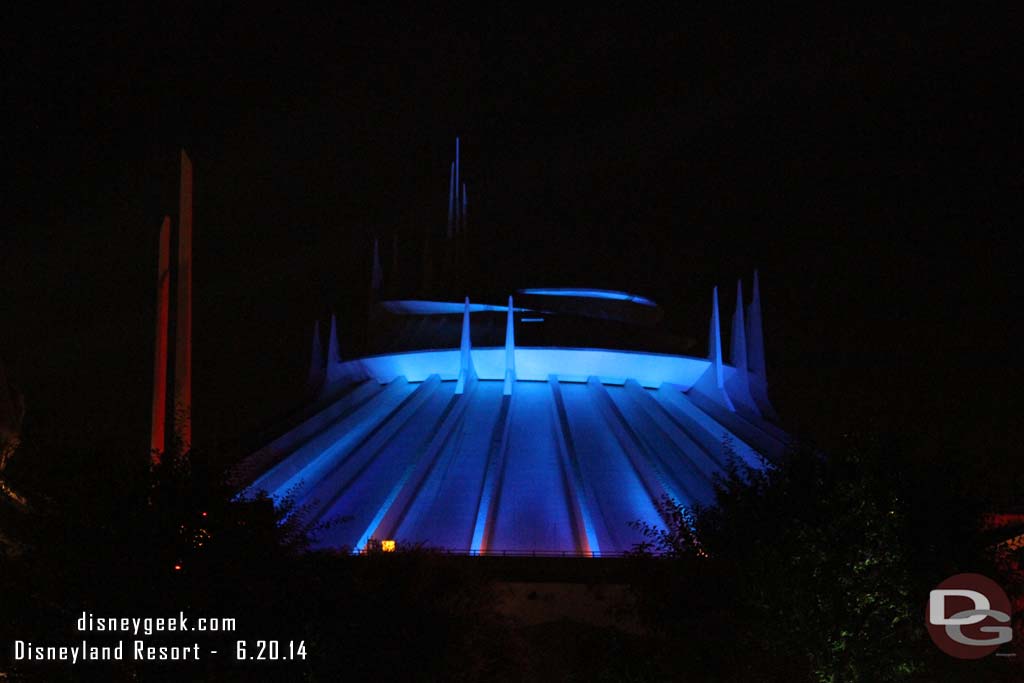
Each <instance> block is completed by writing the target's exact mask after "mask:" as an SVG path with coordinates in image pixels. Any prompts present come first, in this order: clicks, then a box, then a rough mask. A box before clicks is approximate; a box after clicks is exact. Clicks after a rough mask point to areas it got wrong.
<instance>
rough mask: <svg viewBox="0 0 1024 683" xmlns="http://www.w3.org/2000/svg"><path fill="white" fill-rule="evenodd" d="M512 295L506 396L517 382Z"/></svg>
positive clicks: (506, 337) (508, 327)
mask: <svg viewBox="0 0 1024 683" xmlns="http://www.w3.org/2000/svg"><path fill="white" fill-rule="evenodd" d="M512 312H513V308H512V297H511V296H510V297H509V298H508V316H507V317H506V319H505V384H504V386H503V388H502V392H501V393H503V394H504V395H505V396H511V395H512V387H513V385H515V383H516V333H515V316H514V315H513V314H512Z"/></svg>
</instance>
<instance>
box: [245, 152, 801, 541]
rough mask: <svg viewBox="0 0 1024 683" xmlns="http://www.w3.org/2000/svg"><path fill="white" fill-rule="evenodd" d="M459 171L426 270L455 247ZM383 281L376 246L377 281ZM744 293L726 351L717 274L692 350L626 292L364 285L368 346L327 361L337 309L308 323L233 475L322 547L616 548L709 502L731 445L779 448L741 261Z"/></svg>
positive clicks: (461, 217)
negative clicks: (667, 508)
mask: <svg viewBox="0 0 1024 683" xmlns="http://www.w3.org/2000/svg"><path fill="white" fill-rule="evenodd" d="M459 173H460V169H459V168H458V163H457V161H456V163H453V164H452V167H451V169H450V183H449V186H450V191H449V219H448V227H447V232H446V233H444V234H443V235H439V236H438V239H439V241H440V243H441V244H440V246H439V247H436V249H437V251H436V252H435V254H437V255H438V256H439V257H441V258H438V261H439V262H440V263H441V265H440V266H438V268H437V271H435V272H438V271H443V270H444V268H445V265H444V264H445V263H448V264H457V262H458V260H459V259H460V258H461V257H464V252H465V248H466V247H465V245H467V244H469V241H468V240H467V239H465V238H466V234H467V225H466V190H465V185H464V184H463V183H462V182H461V179H460V175H459ZM427 248H429V247H427ZM424 270H425V272H427V273H429V269H424ZM441 275H442V279H444V278H443V273H441ZM382 277H383V271H382V269H381V267H380V258H379V251H378V247H377V245H376V244H375V247H374V261H373V274H372V278H371V279H372V283H373V284H372V290H373V291H374V292H376V293H377V294H380V293H381V292H383V291H384V290H382V289H381V281H382ZM524 284H530V283H524ZM751 295H752V296H751V298H750V300H749V303H745V302H744V294H743V290H742V284H740V285H739V286H738V288H737V291H736V299H735V300H736V304H735V309H734V312H733V316H732V322H731V331H730V335H729V337H730V354H729V357H728V359H726V358H725V356H724V354H723V348H722V324H721V322H720V319H719V297H718V291H717V288H716V289H715V290H714V292H713V293H712V307H711V322H710V344H709V346H710V348H709V352H708V354H707V356H699V357H698V356H688V355H679V354H678V353H677V352H671V350H672V349H675V348H678V347H679V346H680V344H679V343H676V342H673V340H671V339H668V338H667V337H666V336H665V334H664V333H663V332H660V331H659V326H658V323H659V321H660V320H661V317H662V310H661V308H660V307H659V306H658V305H657V304H656V303H655V302H654V301H651V300H649V299H647V298H644V297H641V296H637V295H633V294H630V293H627V292H619V291H609V290H602V289H582V288H580V289H565V288H560V289H552V288H532V289H530V288H526V289H518V290H515V291H511V292H504V293H502V295H501V296H493V295H492V296H491V297H489V298H488V299H487V300H484V301H470V300H469V299H468V298H463V299H462V300H454V301H453V300H437V299H439V298H444V297H424V298H417V299H397V298H388V297H385V296H379V297H378V298H377V300H376V301H374V303H373V308H372V313H371V323H372V330H373V333H374V335H375V338H374V339H373V340H372V342H373V347H374V348H375V353H374V354H373V355H368V356H366V357H362V358H352V359H342V358H341V356H340V354H339V344H340V342H341V341H343V340H339V335H338V326H337V323H336V321H335V319H334V318H333V317H332V318H331V321H330V326H329V331H328V335H327V337H328V338H327V343H326V354H325V353H324V351H325V349H324V344H323V340H322V338H321V336H320V329H319V326H318V325H317V326H316V327H315V328H314V335H313V342H312V360H311V363H310V375H309V385H310V397H311V398H310V401H309V403H308V404H307V405H306V406H305V407H303V408H302V409H301V410H299V411H298V412H297V413H296V414H295V415H294V416H293V418H292V419H291V420H290V421H289V422H288V424H286V425H285V426H284V427H283V428H282V429H281V430H280V431H279V435H278V436H277V437H276V438H274V439H273V440H271V441H270V442H269V443H266V444H265V445H264V446H263V447H262V448H259V449H258V450H256V451H255V452H253V453H251V454H250V455H249V456H248V457H247V458H246V459H244V460H243V461H242V463H241V464H240V465H239V467H238V468H237V470H236V472H235V480H236V482H237V484H238V486H239V489H240V490H241V491H242V495H243V496H251V495H254V494H256V493H257V492H259V491H266V492H267V493H269V494H270V495H271V496H272V497H273V498H275V499H278V500H280V499H284V498H286V497H289V498H291V499H292V500H293V501H294V503H295V506H296V509H297V510H301V514H303V515H304V518H303V519H304V522H305V523H307V524H309V525H310V526H311V527H314V526H318V527H322V530H321V531H319V532H318V533H317V535H316V536H315V538H316V545H317V546H320V547H325V548H335V549H341V550H344V551H351V552H361V551H364V550H365V549H367V548H371V547H381V545H382V544H383V547H384V549H390V548H393V547H394V544H395V543H397V544H398V545H399V546H401V545H402V544H404V543H409V544H424V545H426V546H429V547H434V548H440V549H445V550H448V551H450V552H458V553H466V554H499V555H500V554H509V555H512V554H520V555H531V554H536V555H546V554H558V555H563V554H564V555H583V556H610V555H616V554H621V553H623V552H625V551H628V550H630V549H632V548H633V546H634V545H635V544H636V543H638V542H640V541H641V540H643V539H642V536H641V533H640V531H639V530H638V529H637V528H636V525H635V524H633V523H634V522H637V521H642V522H647V523H650V524H652V525H659V526H660V525H662V520H661V519H660V517H659V509H658V503H659V501H660V500H661V499H663V498H664V497H666V496H668V497H670V498H672V499H674V500H676V501H679V502H682V503H695V502H700V503H710V502H712V501H713V498H714V488H713V484H714V479H715V475H716V474H719V473H721V472H722V471H723V469H724V468H725V467H726V466H727V464H728V458H730V457H735V458H739V459H740V460H742V461H743V462H745V463H747V464H749V465H751V466H754V467H763V466H764V463H765V462H770V461H772V460H773V459H775V458H777V457H779V456H780V455H781V454H782V452H783V451H784V449H785V445H786V441H787V436H786V434H785V433H784V432H783V431H782V430H781V429H780V428H779V427H778V426H776V416H775V411H774V410H773V409H772V406H771V404H770V403H769V401H768V397H767V383H766V376H765V357H764V342H763V337H762V326H761V300H760V292H759V282H758V278H757V274H756V273H755V275H754V282H753V289H752V292H751ZM450 298H451V297H450ZM450 298H449V299H450ZM460 298H461V297H460ZM676 341H678V340H676ZM332 520H337V523H333V524H328V525H321V523H322V522H330V521H332Z"/></svg>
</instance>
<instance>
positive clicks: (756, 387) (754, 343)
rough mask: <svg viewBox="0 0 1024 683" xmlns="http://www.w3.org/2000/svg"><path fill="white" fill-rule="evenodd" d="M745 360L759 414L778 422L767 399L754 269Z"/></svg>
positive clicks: (762, 339)
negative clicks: (748, 367)
mask: <svg viewBox="0 0 1024 683" xmlns="http://www.w3.org/2000/svg"><path fill="white" fill-rule="evenodd" d="M747 362H748V365H749V366H750V375H749V384H750V394H751V395H752V396H753V397H754V402H755V403H756V404H757V407H758V409H759V410H760V412H761V415H763V416H764V417H767V418H768V419H770V420H774V421H776V422H778V420H779V415H778V413H777V412H775V407H774V406H772V403H771V401H770V400H768V377H767V372H766V371H765V357H764V332H763V329H762V327H761V283H760V281H759V278H758V273H757V271H756V270H755V271H754V291H753V293H752V295H751V299H750V305H749V306H747Z"/></svg>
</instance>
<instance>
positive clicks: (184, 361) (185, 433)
mask: <svg viewBox="0 0 1024 683" xmlns="http://www.w3.org/2000/svg"><path fill="white" fill-rule="evenodd" d="M179 202H180V204H179V209H178V275H177V277H178V287H177V300H178V301H177V302H178V311H177V315H176V316H175V325H176V334H175V340H174V352H175V358H174V434H175V438H176V439H177V442H178V444H179V447H180V448H181V451H182V454H184V453H187V452H188V450H189V449H190V448H191V446H192V161H191V159H189V158H188V155H187V154H186V153H185V150H181V187H180V196H179Z"/></svg>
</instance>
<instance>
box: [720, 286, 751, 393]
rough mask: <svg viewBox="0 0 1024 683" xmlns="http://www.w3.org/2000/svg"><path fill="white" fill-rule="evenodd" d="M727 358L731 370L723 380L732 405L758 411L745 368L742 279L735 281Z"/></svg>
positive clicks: (745, 347)
mask: <svg viewBox="0 0 1024 683" xmlns="http://www.w3.org/2000/svg"><path fill="white" fill-rule="evenodd" d="M729 360H730V361H731V362H732V367H733V372H732V373H731V375H730V376H729V378H728V379H727V380H726V382H725V388H726V391H728V392H729V396H730V397H731V398H732V400H733V403H734V405H740V406H743V407H745V408H747V409H749V410H752V411H754V412H755V413H758V412H760V411H759V409H758V407H757V404H756V403H755V402H754V398H753V396H752V395H751V393H750V373H749V371H748V369H747V330H746V323H745V322H744V321H743V280H737V281H736V310H735V311H734V312H733V314H732V335H731V339H730V340H729Z"/></svg>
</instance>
